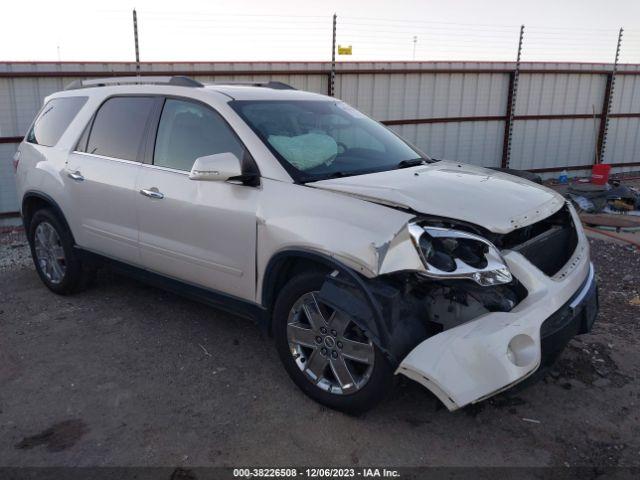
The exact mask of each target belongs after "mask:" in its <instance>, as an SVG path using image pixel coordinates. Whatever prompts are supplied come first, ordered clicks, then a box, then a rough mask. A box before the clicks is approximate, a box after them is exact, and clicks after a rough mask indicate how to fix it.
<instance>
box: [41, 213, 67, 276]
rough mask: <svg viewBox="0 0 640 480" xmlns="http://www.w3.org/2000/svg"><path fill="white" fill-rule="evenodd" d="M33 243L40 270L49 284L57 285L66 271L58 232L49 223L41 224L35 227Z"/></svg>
mask: <svg viewBox="0 0 640 480" xmlns="http://www.w3.org/2000/svg"><path fill="white" fill-rule="evenodd" d="M34 242H35V254H36V261H37V262H38V265H39V266H40V270H41V271H42V273H43V274H44V276H45V277H46V278H47V280H49V281H50V282H51V283H53V284H59V283H60V282H62V280H63V278H64V275H65V272H66V271H67V263H66V258H65V255H64V249H63V248H62V242H61V241H60V236H59V235H58V232H56V229H55V228H53V225H51V224H50V223H49V222H42V223H40V224H39V225H38V226H37V227H36V230H35V234H34Z"/></svg>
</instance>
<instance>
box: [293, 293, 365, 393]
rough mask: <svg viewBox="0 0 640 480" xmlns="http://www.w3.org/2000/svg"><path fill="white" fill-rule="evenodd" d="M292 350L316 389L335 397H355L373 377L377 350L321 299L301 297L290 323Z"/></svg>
mask: <svg viewBox="0 0 640 480" xmlns="http://www.w3.org/2000/svg"><path fill="white" fill-rule="evenodd" d="M287 340H288V343H289V350H290V351H291V355H292V356H293V358H294V360H295V362H296V365H297V366H298V368H299V369H300V370H301V371H302V372H303V373H304V374H305V377H306V378H307V379H308V380H309V381H310V382H312V383H313V384H314V385H316V386H317V387H319V388H321V389H322V390H325V391H327V392H329V393H332V394H337V395H344V394H352V393H355V392H357V391H358V390H360V389H362V388H363V387H364V386H365V385H366V384H367V382H368V380H369V378H370V377H371V372H372V371H373V363H374V359H375V349H374V346H373V343H372V342H371V340H370V339H369V338H368V337H367V336H366V335H364V333H363V332H362V330H361V329H360V328H359V327H358V326H357V325H356V324H355V323H354V322H353V320H351V318H350V317H348V316H347V315H345V314H343V313H341V312H337V311H335V310H332V309H331V308H330V307H328V306H327V305H324V304H323V303H322V302H320V301H319V299H318V292H309V293H306V294H304V295H302V296H301V297H300V298H299V299H298V300H297V301H296V302H295V304H294V305H293V307H292V308H291V311H290V312H289V318H288V320H287Z"/></svg>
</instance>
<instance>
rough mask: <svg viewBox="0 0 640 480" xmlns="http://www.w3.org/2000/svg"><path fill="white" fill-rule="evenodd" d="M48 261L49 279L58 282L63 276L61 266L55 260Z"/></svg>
mask: <svg viewBox="0 0 640 480" xmlns="http://www.w3.org/2000/svg"><path fill="white" fill-rule="evenodd" d="M49 263H50V265H51V280H53V281H54V282H59V281H60V280H61V279H62V277H63V276H64V272H63V271H62V267H61V266H60V264H59V263H58V262H57V261H56V260H52V261H51V262H49Z"/></svg>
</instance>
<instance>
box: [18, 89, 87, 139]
mask: <svg viewBox="0 0 640 480" xmlns="http://www.w3.org/2000/svg"><path fill="white" fill-rule="evenodd" d="M87 98H88V97H66V98H54V99H53V100H49V101H48V102H47V103H46V105H45V106H44V107H43V109H42V110H41V111H40V113H39V114H38V116H37V117H36V119H35V121H34V122H33V126H32V127H31V129H30V130H29V133H27V142H29V143H35V144H38V145H45V146H47V147H53V146H54V145H55V144H56V143H58V140H60V137H62V134H63V133H64V132H65V130H66V129H67V128H68V127H69V124H70V123H71V122H72V121H73V119H74V118H75V117H76V115H77V114H78V112H79V111H80V109H81V108H82V106H83V105H84V104H85V103H86V102H87Z"/></svg>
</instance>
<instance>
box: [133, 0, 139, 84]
mask: <svg viewBox="0 0 640 480" xmlns="http://www.w3.org/2000/svg"><path fill="white" fill-rule="evenodd" d="M133 39H134V42H135V44H136V72H137V73H138V74H140V49H139V48H138V15H137V14H136V9H135V8H134V9H133Z"/></svg>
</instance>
